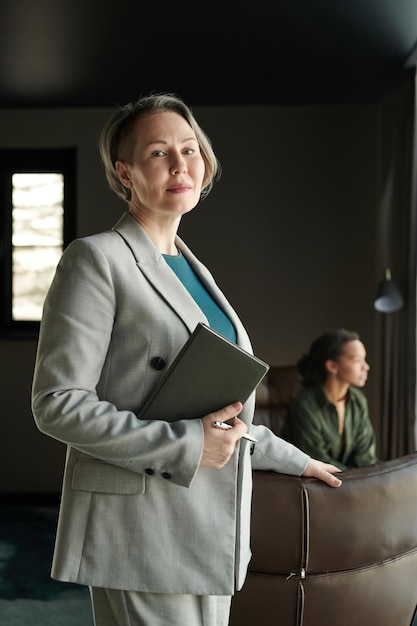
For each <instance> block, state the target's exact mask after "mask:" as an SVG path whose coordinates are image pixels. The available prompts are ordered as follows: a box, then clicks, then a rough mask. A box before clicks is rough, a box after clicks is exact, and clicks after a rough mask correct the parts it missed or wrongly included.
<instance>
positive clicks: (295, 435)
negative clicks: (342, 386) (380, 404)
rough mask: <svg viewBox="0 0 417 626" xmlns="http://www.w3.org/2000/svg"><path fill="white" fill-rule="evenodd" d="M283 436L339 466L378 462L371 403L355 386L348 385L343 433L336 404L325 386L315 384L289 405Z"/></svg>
mask: <svg viewBox="0 0 417 626" xmlns="http://www.w3.org/2000/svg"><path fill="white" fill-rule="evenodd" d="M282 436H283V438H284V439H287V441H290V442H291V443H293V444H294V445H295V446H297V447H298V448H300V449H301V450H303V451H304V452H306V453H307V454H309V455H310V456H311V457H313V458H315V459H318V460H320V461H324V462H326V463H332V464H333V465H336V467H338V468H339V469H347V468H348V467H364V466H366V465H373V464H374V463H376V462H377V458H376V455H375V433H374V429H373V427H372V424H371V422H370V419H369V415H368V402H367V399H366V397H365V395H364V394H363V393H362V392H361V391H360V390H359V389H357V388H356V387H350V388H349V392H348V399H347V401H346V409H345V423H344V433H343V435H340V434H339V420H338V415H337V410H336V407H335V405H334V404H333V403H332V402H330V400H329V399H328V398H327V396H326V394H325V392H324V389H323V386H322V385H315V386H312V387H306V388H304V389H303V390H302V391H301V392H300V393H299V394H298V396H297V397H296V398H295V399H294V400H293V401H292V403H291V404H290V407H289V409H288V413H287V416H286V419H285V424H284V430H283V435H282Z"/></svg>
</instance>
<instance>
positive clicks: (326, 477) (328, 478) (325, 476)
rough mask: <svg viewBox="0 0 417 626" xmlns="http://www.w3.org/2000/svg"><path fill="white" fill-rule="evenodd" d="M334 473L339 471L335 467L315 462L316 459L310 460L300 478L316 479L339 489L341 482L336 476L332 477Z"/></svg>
mask: <svg viewBox="0 0 417 626" xmlns="http://www.w3.org/2000/svg"><path fill="white" fill-rule="evenodd" d="M336 472H340V469H339V468H338V467H336V466H335V465H330V463H323V462H322V461H317V459H310V460H309V462H308V463H307V467H306V468H305V470H304V472H303V474H302V476H309V477H312V478H318V479H319V480H322V481H323V482H325V483H326V484H327V485H329V486H330V487H340V485H341V484H342V481H341V480H340V478H337V476H334V474H335V473H336Z"/></svg>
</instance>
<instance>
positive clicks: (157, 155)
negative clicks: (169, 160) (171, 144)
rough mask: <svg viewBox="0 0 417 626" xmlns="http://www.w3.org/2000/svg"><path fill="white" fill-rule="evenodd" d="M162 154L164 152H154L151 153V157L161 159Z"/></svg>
mask: <svg viewBox="0 0 417 626" xmlns="http://www.w3.org/2000/svg"><path fill="white" fill-rule="evenodd" d="M164 154H165V152H164V151H163V150H155V152H152V156H154V157H162V156H164Z"/></svg>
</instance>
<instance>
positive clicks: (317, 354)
mask: <svg viewBox="0 0 417 626" xmlns="http://www.w3.org/2000/svg"><path fill="white" fill-rule="evenodd" d="M356 339H360V337H359V335H358V333H356V332H354V331H353V330H346V329H344V328H338V329H336V330H333V331H330V332H326V333H324V334H323V335H320V337H318V338H317V339H315V340H314V341H313V343H312V344H311V346H310V350H309V352H308V353H307V354H305V355H304V356H302V357H301V359H300V360H299V361H298V363H297V369H298V371H299V373H300V375H301V381H302V384H303V386H304V387H310V386H311V385H318V384H321V383H324V381H325V379H326V376H327V370H326V366H325V363H326V361H328V360H329V359H331V360H332V361H337V359H338V358H339V357H340V356H341V354H342V353H343V346H344V345H345V343H348V342H349V341H355V340H356Z"/></svg>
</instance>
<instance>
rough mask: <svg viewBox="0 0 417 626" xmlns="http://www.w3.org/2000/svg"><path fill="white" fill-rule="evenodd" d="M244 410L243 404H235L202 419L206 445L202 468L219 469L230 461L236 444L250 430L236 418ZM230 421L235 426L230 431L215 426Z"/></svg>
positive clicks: (202, 457)
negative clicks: (217, 422)
mask: <svg viewBox="0 0 417 626" xmlns="http://www.w3.org/2000/svg"><path fill="white" fill-rule="evenodd" d="M242 408H243V405H242V403H241V402H235V403H234V404H229V405H228V406H226V407H224V409H220V411H215V412H214V413H209V415H206V416H205V417H203V418H202V420H201V421H202V423H203V428H204V444H203V454H202V456H201V461H200V467H204V468H207V469H219V468H221V467H224V466H225V465H226V463H227V462H228V461H229V459H230V457H231V456H232V454H233V452H234V451H235V446H236V442H237V441H239V439H241V437H242V436H243V435H244V434H245V433H246V432H247V430H248V429H247V426H246V424H244V422H242V420H240V419H239V418H237V417H236V415H238V414H239V413H240V412H241V410H242ZM233 418H234V419H233ZM228 420H230V422H229V424H231V426H233V428H230V429H229V430H222V429H220V428H215V427H214V426H213V422H214V421H219V422H226V421H228ZM232 420H233V421H232Z"/></svg>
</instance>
